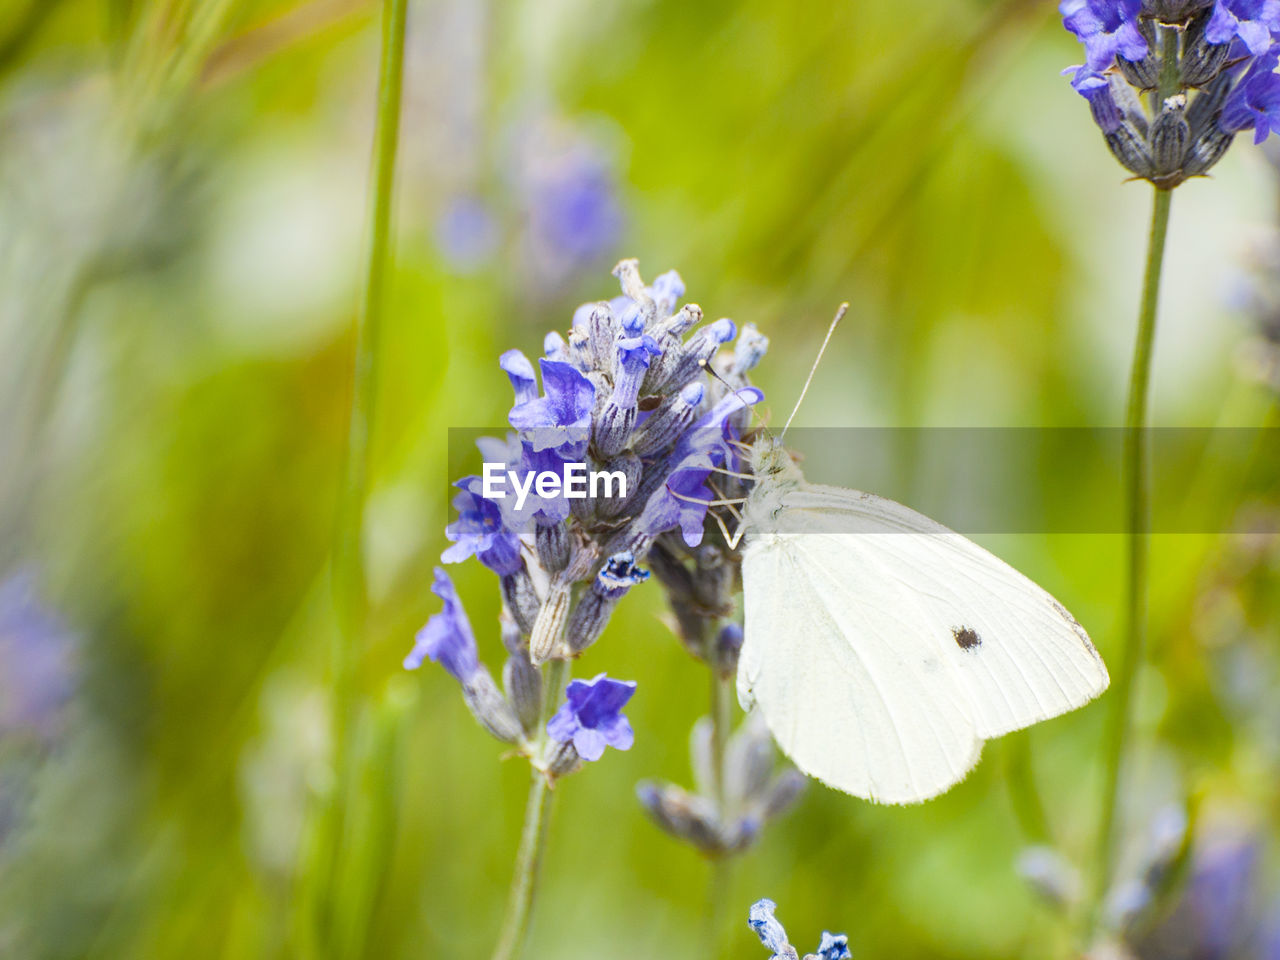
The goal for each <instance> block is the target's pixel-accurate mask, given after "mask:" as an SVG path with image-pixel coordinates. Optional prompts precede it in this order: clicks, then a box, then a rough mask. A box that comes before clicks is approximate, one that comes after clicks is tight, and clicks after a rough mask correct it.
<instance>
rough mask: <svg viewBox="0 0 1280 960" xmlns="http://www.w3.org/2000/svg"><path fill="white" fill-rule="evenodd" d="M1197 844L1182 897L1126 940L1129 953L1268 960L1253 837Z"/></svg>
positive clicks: (1148, 959) (1149, 957) (1174, 958)
mask: <svg viewBox="0 0 1280 960" xmlns="http://www.w3.org/2000/svg"><path fill="white" fill-rule="evenodd" d="M1199 846H1200V849H1199V850H1198V851H1197V853H1196V854H1195V856H1194V858H1193V861H1192V866H1191V877H1190V879H1189V881H1188V883H1187V885H1186V887H1185V889H1184V890H1183V892H1182V894H1181V897H1180V898H1179V899H1178V901H1177V902H1176V903H1174V904H1172V905H1171V909H1166V910H1163V911H1162V912H1161V917H1162V919H1160V920H1159V922H1157V923H1156V924H1155V925H1154V926H1152V927H1150V928H1149V929H1146V930H1145V931H1144V932H1143V934H1142V935H1141V936H1140V937H1138V938H1137V939H1136V941H1135V942H1133V943H1132V944H1131V946H1132V948H1133V952H1134V954H1135V955H1136V956H1137V957H1138V958H1140V960H1236V958H1241V957H1260V958H1266V960H1271V957H1272V956H1273V954H1269V953H1266V952H1265V951H1263V947H1264V945H1265V942H1266V937H1267V935H1268V932H1269V929H1270V928H1269V926H1268V923H1269V921H1270V920H1271V915H1270V912H1269V911H1268V910H1267V909H1266V907H1267V906H1268V905H1269V904H1268V901H1267V899H1266V896H1265V894H1264V889H1265V883H1264V878H1263V876H1262V869H1261V867H1262V849H1261V845H1260V843H1259V842H1258V840H1257V838H1256V837H1254V836H1251V835H1248V834H1245V835H1236V836H1230V837H1221V836H1219V837H1215V838H1211V839H1209V840H1208V841H1207V842H1205V843H1203V844H1201V845H1199Z"/></svg>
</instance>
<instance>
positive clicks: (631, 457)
mask: <svg viewBox="0 0 1280 960" xmlns="http://www.w3.org/2000/svg"><path fill="white" fill-rule="evenodd" d="M602 469H604V470H608V471H610V472H618V473H621V474H622V475H623V476H624V477H625V478H626V481H627V495H626V496H625V497H601V498H600V499H599V500H597V501H595V510H596V513H598V514H599V515H600V516H601V517H603V518H605V519H606V520H607V519H609V518H610V517H616V516H619V515H620V514H623V513H625V512H626V511H627V510H628V508H630V507H631V505H632V504H633V503H635V502H636V491H637V490H639V488H640V477H641V475H642V474H643V472H644V464H643V463H642V462H641V460H640V458H639V457H637V456H636V455H635V454H633V453H624V454H622V455H621V456H619V457H614V458H613V459H612V460H610V461H609V462H608V463H607V464H604V465H603V467H602ZM573 502H574V503H591V502H592V501H591V500H590V499H587V500H575V501H573Z"/></svg>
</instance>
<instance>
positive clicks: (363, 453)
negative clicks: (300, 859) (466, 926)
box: [333, 0, 408, 734]
mask: <svg viewBox="0 0 1280 960" xmlns="http://www.w3.org/2000/svg"><path fill="white" fill-rule="evenodd" d="M407 5H408V0H385V2H384V5H383V21H382V63H381V69H380V77H379V82H378V112H377V121H376V122H377V127H376V132H375V134H374V145H373V162H372V167H373V175H372V179H371V182H370V197H369V225H368V253H367V257H366V260H365V271H364V272H365V283H364V296H363V298H362V299H361V303H360V311H359V314H358V315H357V320H356V351H355V360H354V370H353V377H352V381H353V382H352V392H351V410H350V415H349V419H348V424H347V447H346V457H345V460H344V462H343V469H342V486H341V488H340V490H339V495H338V515H337V524H336V527H337V529H336V533H335V538H334V561H333V587H334V605H335V609H336V611H337V615H338V627H339V629H338V633H337V636H336V641H335V645H334V649H333V673H334V682H335V685H336V689H335V692H336V693H337V694H338V696H336V697H335V702H338V701H345V698H347V697H348V696H349V693H350V691H349V686H350V682H351V677H350V674H351V672H352V664H353V662H354V660H355V658H356V653H357V648H358V646H359V644H360V641H361V639H362V636H363V633H364V625H365V619H366V616H367V607H368V596H367V590H366V584H365V568H364V547H363V532H364V508H365V498H366V495H367V492H368V478H369V451H370V438H371V437H372V434H373V423H374V406H375V403H376V400H377V395H378V368H379V359H380V356H381V341H382V324H383V313H384V310H385V302H386V286H387V275H388V273H389V270H390V261H391V208H392V196H393V193H394V187H395V169H396V154H397V152H398V148H399V142H400V99H401V89H402V85H403V76H404V36H405V11H406V8H407ZM343 705H344V706H345V702H344V704H343ZM334 719H335V721H337V724H336V727H335V734H337V733H338V732H339V731H341V730H342V729H343V727H344V726H345V724H346V721H347V717H346V716H345V713H344V714H343V715H340V716H335V718H334Z"/></svg>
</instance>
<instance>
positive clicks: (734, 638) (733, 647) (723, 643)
mask: <svg viewBox="0 0 1280 960" xmlns="http://www.w3.org/2000/svg"><path fill="white" fill-rule="evenodd" d="M741 652H742V627H741V626H739V625H738V624H736V623H726V624H725V625H724V626H723V627H721V628H720V632H719V633H718V634H716V645H715V654H714V660H713V664H714V666H715V668H716V671H717V672H718V673H719V674H720V676H722V677H731V676H733V675H734V674H735V673H737V672H738V654H740V653H741Z"/></svg>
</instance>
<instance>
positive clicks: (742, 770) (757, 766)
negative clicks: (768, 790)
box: [724, 710, 775, 802]
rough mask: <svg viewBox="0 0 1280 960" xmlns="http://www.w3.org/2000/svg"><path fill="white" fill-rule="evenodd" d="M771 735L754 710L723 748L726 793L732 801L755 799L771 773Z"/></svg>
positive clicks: (766, 783)
mask: <svg viewBox="0 0 1280 960" xmlns="http://www.w3.org/2000/svg"><path fill="white" fill-rule="evenodd" d="M774 757H775V753H774V746H773V737H771V736H770V735H769V728H768V727H766V726H765V723H764V718H763V717H762V716H760V711H758V710H757V711H754V712H753V713H752V714H751V715H750V716H748V717H747V719H746V721H745V722H744V723H743V724H742V726H741V727H739V728H738V730H737V732H736V733H734V735H733V736H732V737H730V738H729V744H728V747H727V749H726V750H725V760H724V766H725V793H726V794H727V795H728V796H731V797H733V798H734V799H735V800H740V801H745V802H750V801H754V800H755V799H756V798H757V797H759V796H760V795H761V794H762V793H763V792H764V789H765V787H766V786H768V785H769V781H770V779H771V778H772V776H773V763H774Z"/></svg>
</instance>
